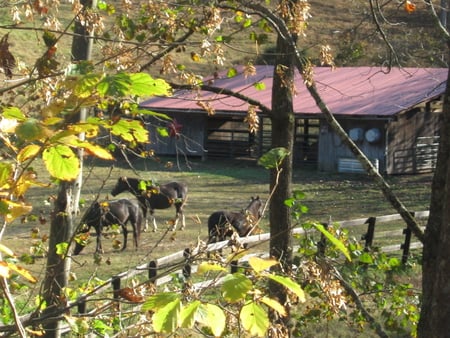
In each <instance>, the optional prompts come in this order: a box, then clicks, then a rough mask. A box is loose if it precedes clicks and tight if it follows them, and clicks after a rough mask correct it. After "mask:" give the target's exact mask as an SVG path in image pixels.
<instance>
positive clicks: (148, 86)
mask: <svg viewBox="0 0 450 338" xmlns="http://www.w3.org/2000/svg"><path fill="white" fill-rule="evenodd" d="M130 79H131V87H130V95H136V96H156V95H158V96H168V95H170V94H171V87H170V85H169V84H168V83H167V82H166V81H164V80H163V79H153V78H152V77H151V76H150V75H149V74H147V73H135V74H131V75H130Z"/></svg>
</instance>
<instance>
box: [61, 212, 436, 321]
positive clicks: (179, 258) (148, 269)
mask: <svg viewBox="0 0 450 338" xmlns="http://www.w3.org/2000/svg"><path fill="white" fill-rule="evenodd" d="M428 215H429V212H428V211H420V212H416V213H414V216H415V218H416V220H426V219H427V218H428ZM395 221H402V218H401V216H400V215H399V214H392V215H384V216H377V217H368V218H359V219H353V220H348V221H340V222H333V224H337V225H339V226H340V227H341V228H346V229H351V228H353V227H356V226H364V227H365V228H366V231H365V232H364V233H363V234H362V235H361V239H362V240H364V245H365V248H366V249H370V248H371V247H372V246H373V243H374V241H375V240H377V239H382V238H393V237H398V236H401V237H399V238H403V240H402V242H401V243H398V244H394V245H388V246H382V247H380V250H381V251H383V252H393V251H401V252H402V262H403V263H406V262H407V260H408V257H409V255H410V250H411V249H415V248H420V247H421V246H422V245H421V243H420V242H412V237H411V235H412V234H411V231H410V230H409V229H408V228H404V229H399V230H388V231H378V232H376V231H375V229H376V225H377V224H381V223H387V222H395ZM324 225H325V226H327V224H324ZM304 232H305V230H304V229H303V228H295V229H294V230H293V233H294V234H295V235H301V234H304ZM269 239H270V234H269V233H264V234H258V235H253V236H248V237H245V238H240V239H239V241H240V244H242V245H249V244H256V243H261V242H265V241H269ZM229 242H230V241H223V242H218V243H213V244H210V245H208V246H207V248H206V249H205V248H199V247H197V248H193V249H192V248H186V249H184V250H182V251H178V252H175V253H173V254H171V255H168V256H165V257H161V258H158V259H155V260H152V261H150V262H149V263H148V264H143V265H140V266H137V267H135V268H134V269H132V270H128V271H126V272H122V273H119V274H117V275H115V276H113V277H112V278H110V279H109V280H107V281H106V282H105V283H104V284H102V285H100V286H98V287H96V288H94V289H93V290H92V291H91V292H89V294H86V295H83V296H81V297H80V298H78V299H77V300H76V301H74V302H71V303H70V305H69V307H78V312H79V313H80V314H83V313H86V302H87V301H89V300H90V299H91V298H93V296H95V295H97V294H99V293H102V292H106V291H107V290H109V289H110V288H111V287H112V294H113V297H114V298H115V300H118V298H119V295H120V290H121V287H122V286H121V284H122V281H123V280H126V279H129V278H132V277H135V276H137V275H140V274H143V273H147V283H153V284H154V285H155V286H159V285H163V284H165V283H167V282H169V281H171V280H172V279H173V274H175V273H177V274H179V273H182V274H183V276H184V277H185V278H188V277H190V276H191V274H192V273H194V272H196V271H197V266H196V265H195V264H193V263H195V259H196V256H197V255H199V254H201V253H205V252H206V253H212V252H216V251H218V250H221V249H224V248H226V247H228V246H229ZM319 250H320V248H319ZM254 255H258V256H267V254H263V253H260V254H248V255H246V256H244V257H242V258H240V259H239V261H234V262H232V263H231V264H230V269H231V272H235V271H236V270H237V267H238V264H240V263H243V262H246V261H247V260H248V258H249V257H250V256H254ZM220 283H221V280H211V281H203V282H200V283H197V284H194V287H195V288H199V289H200V288H205V287H210V286H216V285H219V284H220Z"/></svg>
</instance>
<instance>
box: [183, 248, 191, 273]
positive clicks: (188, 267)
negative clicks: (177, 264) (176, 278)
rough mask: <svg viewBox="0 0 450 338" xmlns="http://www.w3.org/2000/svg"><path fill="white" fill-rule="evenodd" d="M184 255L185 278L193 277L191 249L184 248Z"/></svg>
mask: <svg viewBox="0 0 450 338" xmlns="http://www.w3.org/2000/svg"><path fill="white" fill-rule="evenodd" d="M183 257H184V259H185V260H186V262H185V263H184V266H183V276H184V278H186V279H189V278H190V277H191V262H190V258H191V249H189V248H186V249H184V252H183Z"/></svg>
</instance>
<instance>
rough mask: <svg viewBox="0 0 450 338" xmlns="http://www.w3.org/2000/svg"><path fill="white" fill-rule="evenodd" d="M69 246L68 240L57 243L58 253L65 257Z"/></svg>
mask: <svg viewBox="0 0 450 338" xmlns="http://www.w3.org/2000/svg"><path fill="white" fill-rule="evenodd" d="M68 247H69V243H67V242H62V243H58V244H56V254H57V255H58V256H61V257H64V256H65V255H66V253H67V248H68Z"/></svg>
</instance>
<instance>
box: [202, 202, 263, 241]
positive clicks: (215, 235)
mask: <svg viewBox="0 0 450 338" xmlns="http://www.w3.org/2000/svg"><path fill="white" fill-rule="evenodd" d="M262 212H263V202H262V201H261V200H260V199H259V196H257V197H252V199H251V201H250V204H249V205H248V206H247V208H245V209H244V210H242V211H224V210H221V211H215V212H213V213H212V214H211V215H210V216H209V218H208V233H209V239H208V243H215V242H217V241H219V242H220V241H223V240H225V238H227V237H231V235H233V233H234V232H235V231H236V232H237V233H238V235H239V236H240V237H244V236H247V235H248V234H249V233H250V231H252V230H253V229H254V227H255V226H256V224H257V223H258V221H259V219H260V218H261V216H262Z"/></svg>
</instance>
